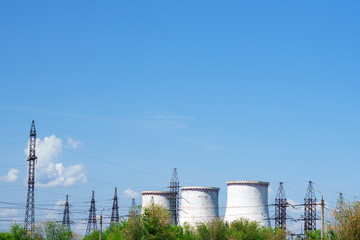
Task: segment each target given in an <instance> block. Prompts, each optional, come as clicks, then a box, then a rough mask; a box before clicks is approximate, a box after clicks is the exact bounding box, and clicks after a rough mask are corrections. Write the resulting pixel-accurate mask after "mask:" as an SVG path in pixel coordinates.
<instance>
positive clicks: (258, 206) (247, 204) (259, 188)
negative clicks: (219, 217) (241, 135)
mask: <svg viewBox="0 0 360 240" xmlns="http://www.w3.org/2000/svg"><path fill="white" fill-rule="evenodd" d="M268 186H269V183H268V182H258V181H230V182H227V205H226V212H225V218H224V221H226V222H228V223H231V222H232V221H234V220H236V219H239V218H247V219H249V220H251V221H256V222H258V223H259V224H260V225H263V226H270V220H269V210H268Z"/></svg>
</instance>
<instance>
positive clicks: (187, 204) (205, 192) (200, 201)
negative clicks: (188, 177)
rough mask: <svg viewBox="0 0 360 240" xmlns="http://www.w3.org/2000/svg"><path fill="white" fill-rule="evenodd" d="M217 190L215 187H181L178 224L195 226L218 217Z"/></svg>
mask: <svg viewBox="0 0 360 240" xmlns="http://www.w3.org/2000/svg"><path fill="white" fill-rule="evenodd" d="M219 190H220V188H217V187H182V188H181V195H182V196H181V204H180V213H179V223H180V225H182V226H183V225H184V224H185V223H188V224H189V225H190V226H196V224H198V223H206V222H209V221H212V220H214V219H216V218H218V217H219V200H218V199H219Z"/></svg>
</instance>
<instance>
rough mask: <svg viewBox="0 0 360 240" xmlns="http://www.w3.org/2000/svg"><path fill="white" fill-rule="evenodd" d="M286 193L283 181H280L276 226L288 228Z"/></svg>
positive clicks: (276, 207) (276, 203) (276, 202)
mask: <svg viewBox="0 0 360 240" xmlns="http://www.w3.org/2000/svg"><path fill="white" fill-rule="evenodd" d="M286 207H287V203H286V195H285V190H284V187H283V183H282V182H280V185H279V189H278V191H277V194H276V198H275V227H276V228H283V229H286Z"/></svg>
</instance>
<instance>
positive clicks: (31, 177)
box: [24, 120, 37, 232]
mask: <svg viewBox="0 0 360 240" xmlns="http://www.w3.org/2000/svg"><path fill="white" fill-rule="evenodd" d="M35 145H36V129H35V122H34V120H33V121H32V123H31V129H30V141H29V157H28V159H27V161H28V162H29V169H28V191H27V199H26V210H25V221H24V223H25V224H24V225H25V226H24V227H25V230H26V231H27V232H31V231H33V230H34V224H35V164H36V159H37V157H36V155H35Z"/></svg>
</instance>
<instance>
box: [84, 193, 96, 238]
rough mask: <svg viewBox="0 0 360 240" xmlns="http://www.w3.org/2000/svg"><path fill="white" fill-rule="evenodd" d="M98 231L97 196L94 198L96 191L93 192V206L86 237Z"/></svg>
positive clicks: (90, 211)
mask: <svg viewBox="0 0 360 240" xmlns="http://www.w3.org/2000/svg"><path fill="white" fill-rule="evenodd" d="M96 229H97V225H96V208H95V196H94V191H92V198H91V204H90V210H89V219H88V224H87V227H86V233H85V235H89V234H90V233H91V232H92V231H94V230H96Z"/></svg>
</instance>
